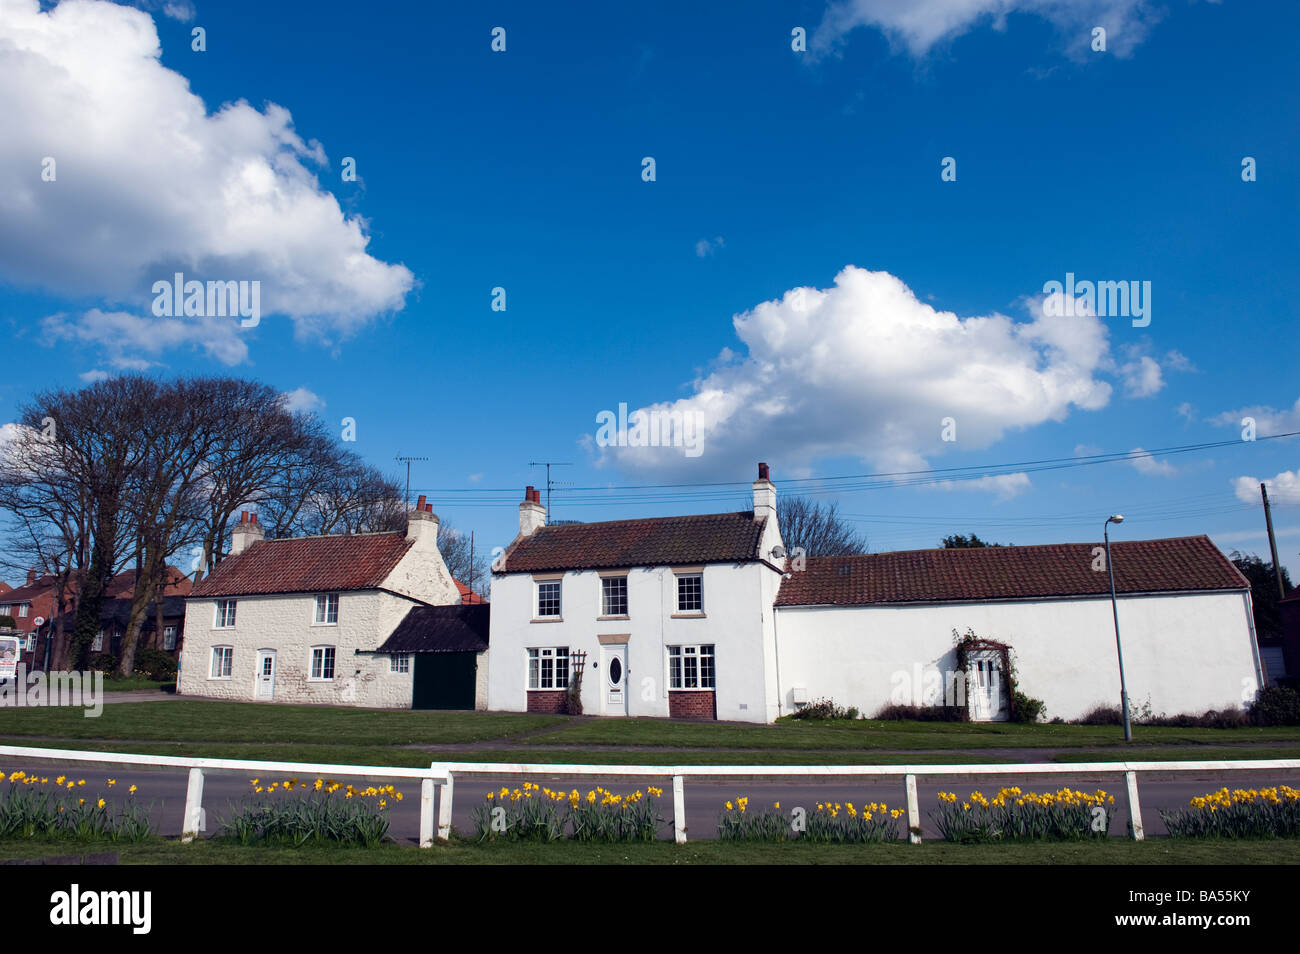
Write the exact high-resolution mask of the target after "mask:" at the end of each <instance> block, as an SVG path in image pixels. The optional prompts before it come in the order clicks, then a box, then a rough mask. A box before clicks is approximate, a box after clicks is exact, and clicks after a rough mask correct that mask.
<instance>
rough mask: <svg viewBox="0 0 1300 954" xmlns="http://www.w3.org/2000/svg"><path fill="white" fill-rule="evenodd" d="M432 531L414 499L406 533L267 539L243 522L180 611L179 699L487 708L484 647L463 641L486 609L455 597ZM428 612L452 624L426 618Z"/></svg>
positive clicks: (250, 521) (428, 510) (425, 507)
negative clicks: (224, 553) (182, 625)
mask: <svg viewBox="0 0 1300 954" xmlns="http://www.w3.org/2000/svg"><path fill="white" fill-rule="evenodd" d="M438 524H439V521H438V518H437V516H435V515H434V513H433V507H432V506H431V505H429V504H427V503H426V502H425V498H424V497H423V496H421V497H420V499H419V503H418V504H417V505H416V508H415V509H414V510H412V511H411V512H410V514H409V515H408V520H407V529H406V532H405V533H401V532H396V533H358V534H339V535H333V536H321V537H299V538H289V539H283V540H266V539H264V532H263V530H262V527H261V526H260V525H259V524H258V522H257V516H256V515H255V514H251V515H250V514H248V513H244V514H242V515H241V517H240V522H239V524H238V525H237V526H236V527H235V530H234V531H233V533H232V535H231V549H230V554H229V555H228V556H227V557H226V558H225V559H224V560H222V561H221V563H219V564H218V565H217V566H216V568H215V569H214V570H213V571H212V573H211V575H210V576H208V577H207V578H206V579H204V580H202V581H201V582H200V583H198V584H197V585H196V586H195V587H194V590H193V592H192V594H191V595H190V598H189V600H188V601H187V605H186V614H185V632H184V640H185V651H184V653H183V656H182V660H181V674H180V679H179V682H178V688H179V691H180V692H182V693H185V694H188V695H198V696H209V697H213V698H222V699H243V700H250V701H251V700H263V701H276V702H296V703H303V702H312V703H331V704H343V705H357V706H372V707H384V708H410V707H412V706H413V705H417V704H418V705H420V706H422V707H430V708H457V707H460V706H462V705H464V704H465V703H466V702H468V703H469V705H465V706H464V707H465V708H476V707H483V706H486V697H485V695H483V694H482V693H480V692H479V691H477V689H476V688H475V687H476V686H477V685H478V682H479V680H480V679H483V678H485V676H486V656H487V641H486V639H485V638H484V639H476V638H474V637H475V634H478V633H481V634H482V635H484V636H485V635H486V633H487V627H486V625H485V623H484V622H483V621H482V620H481V619H480V615H479V614H481V615H486V613H487V607H486V606H474V605H470V604H469V603H467V602H464V600H465V599H466V597H464V596H463V595H462V594H463V593H464V592H465V588H463V587H462V586H461V585H460V584H459V583H458V581H456V580H455V579H453V578H452V576H451V574H450V573H449V572H448V570H447V566H446V563H445V562H444V561H443V558H442V555H441V554H440V553H439V551H438V543H437V538H438ZM470 598H474V597H472V596H471V597H470ZM474 599H476V598H474ZM479 602H480V603H481V601H479ZM434 608H446V609H448V610H455V611H456V612H455V613H450V614H449V616H447V617H442V616H438V614H436V613H435V614H433V617H436V618H431V617H429V616H427V611H428V610H430V609H434ZM462 610H463V611H465V612H464V613H463V615H462ZM471 610H472V611H475V612H469V611H471ZM395 637H400V638H395ZM448 654H450V655H448ZM452 656H455V657H456V658H455V660H451V657H452ZM449 660H450V661H449ZM471 663H472V664H473V665H471ZM480 669H482V671H483V674H484V675H483V676H480V675H479V670H480Z"/></svg>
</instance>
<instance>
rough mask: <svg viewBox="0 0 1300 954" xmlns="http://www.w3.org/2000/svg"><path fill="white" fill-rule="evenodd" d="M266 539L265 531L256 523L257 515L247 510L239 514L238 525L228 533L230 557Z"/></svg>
mask: <svg viewBox="0 0 1300 954" xmlns="http://www.w3.org/2000/svg"><path fill="white" fill-rule="evenodd" d="M265 538H266V531H265V530H263V529H262V525H261V524H260V523H258V522H257V514H255V513H249V512H248V511H247V510H244V511H241V512H240V514H239V523H237V524H235V529H234V530H231V531H230V555H231V556H238V555H239V554H241V553H243V552H244V551H245V550H247V549H248V548H249V547H251V546H252V545H253V544H254V543H257V542H258V541H259V540H263V539H265Z"/></svg>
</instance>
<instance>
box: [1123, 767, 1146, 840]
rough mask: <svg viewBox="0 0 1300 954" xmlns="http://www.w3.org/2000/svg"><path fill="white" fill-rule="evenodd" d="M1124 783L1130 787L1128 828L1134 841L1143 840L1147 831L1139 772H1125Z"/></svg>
mask: <svg viewBox="0 0 1300 954" xmlns="http://www.w3.org/2000/svg"><path fill="white" fill-rule="evenodd" d="M1124 784H1125V785H1126V787H1127V788H1128V830H1129V834H1130V835H1132V836H1133V840H1134V841H1142V840H1143V839H1145V838H1146V833H1145V832H1144V831H1143V830H1142V805H1141V804H1140V803H1139V802H1138V777H1137V772H1125V773H1124Z"/></svg>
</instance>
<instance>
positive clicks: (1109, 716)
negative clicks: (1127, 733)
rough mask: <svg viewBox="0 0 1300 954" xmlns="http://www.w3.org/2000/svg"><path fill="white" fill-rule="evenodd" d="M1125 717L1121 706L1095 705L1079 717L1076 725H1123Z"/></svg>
mask: <svg viewBox="0 0 1300 954" xmlns="http://www.w3.org/2000/svg"><path fill="white" fill-rule="evenodd" d="M1123 724H1124V717H1123V716H1122V715H1121V714H1120V711H1119V706H1108V705H1095V706H1093V707H1092V708H1091V709H1089V710H1088V711H1087V712H1085V713H1084V714H1083V715H1081V716H1080V717H1079V718H1077V719H1075V720H1074V725H1123Z"/></svg>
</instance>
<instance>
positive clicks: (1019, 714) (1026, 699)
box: [1011, 689, 1047, 722]
mask: <svg viewBox="0 0 1300 954" xmlns="http://www.w3.org/2000/svg"><path fill="white" fill-rule="evenodd" d="M1011 699H1012V703H1013V704H1012V706H1011V721H1012V722H1037V721H1038V717H1039V716H1041V715H1042V714H1043V710H1044V709H1045V708H1047V704H1046V703H1045V702H1043V700H1042V699H1034V698H1033V697H1031V696H1027V695H1025V694H1024V693H1023V692H1021V691H1020V690H1019V689H1017V690H1015V691H1014V692H1013V693H1012V694H1011Z"/></svg>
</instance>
